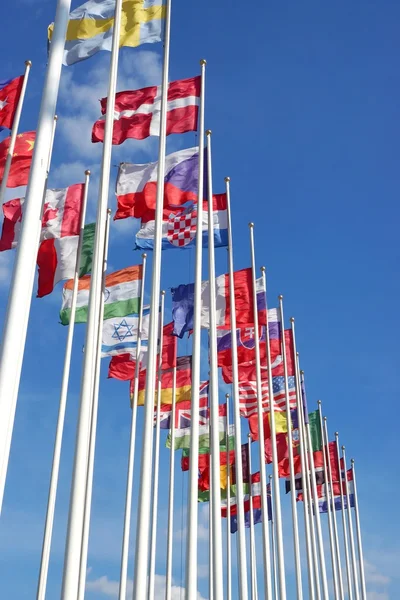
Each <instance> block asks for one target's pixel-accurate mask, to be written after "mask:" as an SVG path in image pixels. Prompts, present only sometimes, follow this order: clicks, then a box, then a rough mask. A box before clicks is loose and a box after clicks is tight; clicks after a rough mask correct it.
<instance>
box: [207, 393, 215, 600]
mask: <svg viewBox="0 0 400 600" xmlns="http://www.w3.org/2000/svg"><path fill="white" fill-rule="evenodd" d="M210 386H211V382H210ZM210 391H211V389H210ZM208 403H209V404H210V397H209V398H208ZM209 410H210V407H209ZM208 424H209V428H210V429H209V432H210V433H209V436H210V440H211V420H210V417H209V418H208ZM210 446H211V442H210ZM209 450H210V457H209V463H208V468H209V477H210V489H209V504H208V570H209V578H208V595H209V597H210V600H214V566H213V554H214V548H213V520H212V503H213V497H212V489H213V485H214V481H213V473H212V469H211V447H210V448H209Z"/></svg>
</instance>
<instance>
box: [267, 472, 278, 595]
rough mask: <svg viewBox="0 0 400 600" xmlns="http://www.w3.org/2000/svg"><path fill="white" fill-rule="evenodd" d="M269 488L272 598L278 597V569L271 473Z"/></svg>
mask: <svg viewBox="0 0 400 600" xmlns="http://www.w3.org/2000/svg"><path fill="white" fill-rule="evenodd" d="M268 479H269V489H270V494H271V563H272V573H273V576H274V577H273V579H274V594H273V596H271V597H272V598H274V600H277V599H278V571H277V564H276V540H275V514H274V502H273V495H272V475H268Z"/></svg>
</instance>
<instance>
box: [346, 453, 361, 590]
mask: <svg viewBox="0 0 400 600" xmlns="http://www.w3.org/2000/svg"><path fill="white" fill-rule="evenodd" d="M342 461H343V470H344V482H345V491H346V512H347V524H348V526H349V539H350V552H351V562H352V567H353V583H354V598H355V600H360V592H359V587H358V572H357V556H356V548H355V544H354V530H353V521H352V518H351V507H350V502H349V500H350V493H349V482H348V481H347V468H346V449H345V447H344V446H342Z"/></svg>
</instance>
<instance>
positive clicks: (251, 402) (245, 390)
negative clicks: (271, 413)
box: [239, 377, 296, 418]
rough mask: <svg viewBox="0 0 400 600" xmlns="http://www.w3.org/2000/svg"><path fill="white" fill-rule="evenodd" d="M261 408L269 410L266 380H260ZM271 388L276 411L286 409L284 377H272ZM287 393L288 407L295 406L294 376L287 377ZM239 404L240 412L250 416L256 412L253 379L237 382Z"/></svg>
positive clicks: (255, 388)
mask: <svg viewBox="0 0 400 600" xmlns="http://www.w3.org/2000/svg"><path fill="white" fill-rule="evenodd" d="M261 388H262V404H263V410H264V411H267V410H269V391H268V382H267V381H262V382H261ZM272 389H273V394H274V401H275V410H276V411H285V410H286V396H285V378H284V377H273V378H272ZM288 394H289V404H290V408H296V384H295V378H294V377H288ZM239 405H240V414H241V415H242V416H243V417H246V418H248V417H250V416H251V415H254V414H256V413H257V384H256V382H255V381H246V382H244V381H243V382H239Z"/></svg>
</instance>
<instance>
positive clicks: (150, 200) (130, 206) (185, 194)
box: [114, 147, 207, 219]
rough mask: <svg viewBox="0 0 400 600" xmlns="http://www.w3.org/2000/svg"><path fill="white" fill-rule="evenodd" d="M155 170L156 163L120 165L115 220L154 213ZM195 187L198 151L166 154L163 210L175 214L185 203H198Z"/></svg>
mask: <svg viewBox="0 0 400 600" xmlns="http://www.w3.org/2000/svg"><path fill="white" fill-rule="evenodd" d="M157 170H158V162H152V163H147V164H145V165H136V164H131V163H121V164H120V166H119V171H118V178H117V189H116V194H117V212H116V213H115V216H114V219H126V218H127V217H136V218H138V219H140V218H142V217H143V216H144V215H145V214H146V213H147V212H148V211H155V208H156V193H157ZM205 179H206V178H205ZM205 184H206V182H205ZM198 187H199V149H198V148H197V147H195V148H188V149H187V150H179V151H178V152H174V153H173V154H169V155H168V156H167V157H166V159H165V175H164V207H165V208H169V209H171V210H174V209H175V210H176V209H177V208H178V207H179V206H182V205H184V204H186V203H188V202H197V195H198ZM205 189H207V187H205ZM153 216H154V212H153Z"/></svg>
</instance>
